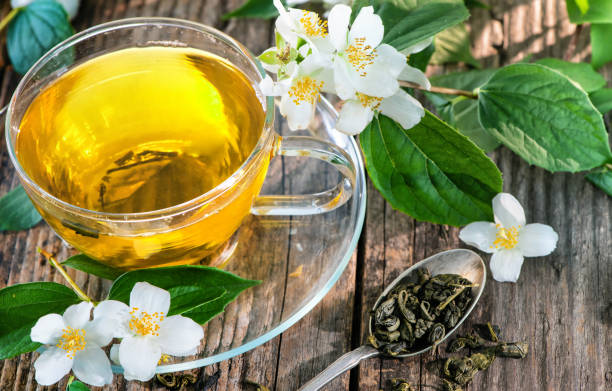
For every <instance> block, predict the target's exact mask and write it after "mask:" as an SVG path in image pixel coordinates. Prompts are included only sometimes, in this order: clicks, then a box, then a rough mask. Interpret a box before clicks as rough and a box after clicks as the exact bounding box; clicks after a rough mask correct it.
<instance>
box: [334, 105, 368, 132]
mask: <svg viewBox="0 0 612 391" xmlns="http://www.w3.org/2000/svg"><path fill="white" fill-rule="evenodd" d="M373 117H374V112H373V111H372V110H371V109H370V108H369V107H364V106H363V105H362V104H361V102H359V101H356V100H352V99H351V100H347V101H346V102H344V104H343V105H342V109H340V113H339V115H338V121H337V122H336V129H337V130H339V131H341V132H342V133H346V134H350V135H354V134H358V133H361V132H362V131H363V130H364V129H365V127H366V126H368V124H369V123H370V121H372V118H373Z"/></svg>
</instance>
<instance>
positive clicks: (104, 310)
mask: <svg viewBox="0 0 612 391" xmlns="http://www.w3.org/2000/svg"><path fill="white" fill-rule="evenodd" d="M93 313H94V321H96V320H97V319H111V320H112V322H113V324H112V326H113V327H112V328H111V331H112V333H113V336H114V337H117V338H123V337H125V336H126V335H128V334H130V333H129V327H128V323H129V321H130V319H131V315H130V307H128V306H127V305H126V304H125V303H122V302H120V301H117V300H104V301H102V302H100V303H99V304H98V305H97V306H96V307H95V308H94V311H93ZM100 346H104V345H100Z"/></svg>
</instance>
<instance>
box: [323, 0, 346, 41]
mask: <svg viewBox="0 0 612 391" xmlns="http://www.w3.org/2000/svg"><path fill="white" fill-rule="evenodd" d="M350 19H351V7H349V6H347V5H344V4H338V5H335V6H334V8H332V9H331V11H329V15H328V17H327V27H328V31H329V40H330V42H331V44H332V45H333V46H334V48H335V49H336V50H339V51H342V50H344V49H345V48H346V46H347V40H348V25H349V21H350Z"/></svg>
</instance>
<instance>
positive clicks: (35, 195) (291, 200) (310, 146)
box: [6, 18, 356, 269]
mask: <svg viewBox="0 0 612 391" xmlns="http://www.w3.org/2000/svg"><path fill="white" fill-rule="evenodd" d="M143 47H187V48H193V49H197V50H202V51H205V52H208V53H211V54H212V55H216V56H218V57H220V58H222V59H224V60H226V61H228V62H229V63H231V64H232V65H233V66H234V67H236V68H238V69H239V70H240V71H241V72H242V73H243V74H244V75H245V76H246V78H247V79H248V80H249V81H250V82H251V84H252V86H253V88H254V89H255V90H256V92H257V97H258V99H259V101H260V103H261V106H262V108H263V113H264V115H265V120H264V121H263V124H262V129H261V134H260V136H259V138H258V140H256V145H255V147H254V148H253V149H252V151H251V152H250V155H248V157H246V159H245V160H244V161H242V162H241V165H240V166H239V167H238V168H237V169H236V170H235V171H233V173H232V174H231V175H229V176H228V177H227V178H225V179H224V180H223V181H222V182H220V183H218V184H217V185H216V186H215V187H214V188H212V189H210V190H208V191H206V192H205V193H204V194H200V195H198V196H196V197H194V198H192V199H189V200H187V201H185V202H181V203H178V204H176V205H171V206H168V207H164V208H162V209H158V210H150V211H138V212H121V213H117V212H108V211H98V210H93V209H88V208H85V207H82V206H77V205H74V204H71V203H70V202H66V201H65V200H63V199H61V197H59V196H57V194H52V192H50V191H48V190H47V189H45V188H44V186H41V184H40V183H37V181H35V180H34V179H33V178H32V175H30V174H29V172H27V171H28V170H27V169H26V168H25V167H26V166H27V164H24V162H21V161H20V153H19V150H16V145H17V144H18V143H17V138H18V135H19V132H20V125H21V121H22V119H23V117H24V115H25V113H26V112H27V110H28V107H29V106H30V104H31V103H32V102H33V100H34V99H35V98H36V97H37V96H38V95H39V94H40V93H41V92H43V91H45V89H46V88H47V87H48V86H50V85H52V83H53V82H54V81H56V80H57V79H58V78H59V77H61V76H62V75H64V74H65V73H66V72H68V71H70V70H72V69H74V68H75V67H78V66H79V65H81V64H83V63H85V62H87V61H91V60H93V59H96V58H99V57H100V56H103V55H107V54H109V53H114V52H118V51H120V50H124V49H129V48H143ZM152 61H155V59H154V58H153V59H152ZM262 73H263V71H262V70H261V68H260V67H259V66H258V63H257V61H256V60H255V59H254V58H253V56H252V55H251V54H250V53H249V52H248V50H246V49H245V48H244V47H243V46H242V45H241V44H240V43H238V42H236V41H235V40H234V39H232V38H231V37H229V36H227V35H225V34H223V33H221V32H219V31H217V30H215V29H213V28H210V27H207V26H204V25H201V24H198V23H194V22H188V21H183V20H176V19H169V18H134V19H126V20H119V21H115V22H111V23H107V24H103V25H99V26H96V27H93V28H90V29H88V30H86V31H83V32H81V33H79V34H77V35H75V36H73V37H71V38H69V39H68V40H66V41H64V42H63V43H61V44H59V45H58V46H56V47H55V48H54V49H52V50H51V51H50V52H48V53H47V54H46V55H45V56H43V58H41V59H40V60H39V61H38V62H37V63H36V64H35V65H34V66H33V67H32V69H31V70H30V71H29V72H28V73H27V74H26V75H25V76H24V78H23V79H22V81H21V82H20V84H19V86H18V87H17V89H16V91H15V93H14V95H13V97H12V98H11V100H10V103H9V107H8V110H7V117H6V129H8V132H6V135H7V144H8V147H9V155H10V157H11V160H12V161H13V164H14V166H15V168H16V170H17V172H18V175H19V178H20V180H21V182H22V184H23V186H24V188H25V190H26V191H27V193H28V195H29V196H30V198H31V199H32V201H33V203H34V205H35V206H36V208H37V209H38V211H39V212H40V213H41V215H42V216H43V218H44V219H45V220H46V221H47V223H48V224H49V225H50V226H51V227H52V228H53V229H54V230H55V232H56V233H57V234H58V235H59V236H60V237H62V238H63V239H64V240H65V241H66V242H68V243H69V244H70V245H72V246H74V247H75V248H77V249H78V250H80V251H82V252H83V253H84V254H86V255H88V256H90V257H92V258H94V259H96V260H99V261H101V262H103V263H105V264H108V265H111V266H113V267H118V268H123V269H132V268H144V267H154V266H165V265H176V264H188V263H194V262H203V263H208V264H210V263H213V262H218V258H219V253H221V252H222V250H223V249H224V248H226V247H228V242H229V241H230V238H232V235H233V234H234V233H235V232H236V231H237V229H238V228H239V227H240V225H241V223H242V221H243V219H244V218H245V217H246V216H247V215H248V214H249V213H254V214H263V215H308V214H317V213H323V212H327V211H330V210H333V209H335V208H337V207H339V206H341V205H342V204H344V203H345V202H346V201H347V200H348V199H349V198H350V197H351V195H352V191H353V188H354V183H355V172H356V169H355V166H354V163H353V161H352V160H351V158H350V157H349V156H348V155H347V154H346V153H344V151H343V150H342V149H341V148H339V147H337V146H335V145H333V144H330V143H327V142H325V141H322V140H319V139H316V138H314V137H304V136H291V137H285V138H282V139H281V137H280V136H278V135H277V134H276V132H275V131H274V129H273V122H274V102H273V100H272V99H271V98H265V97H263V96H262V95H261V93H259V90H258V88H257V85H258V82H259V81H260V80H261V79H262ZM60 98H61V97H60ZM57 136H61V135H57ZM47 141H48V140H37V141H36V142H41V143H44V142H47ZM275 155H285V156H308V157H314V158H317V159H321V160H323V161H326V162H328V163H330V164H332V165H334V166H335V167H336V168H337V169H338V170H339V171H340V173H341V174H342V177H343V178H342V180H341V181H340V182H339V183H338V185H337V186H335V187H334V188H332V189H329V190H327V191H323V192H320V193H316V194H305V195H295V196H287V195H280V196H269V195H267V196H259V195H258V194H259V192H260V189H261V187H262V185H263V182H264V179H265V176H266V172H267V169H268V165H269V163H270V159H271V158H272V157H274V156H275ZM25 163H28V164H29V163H31V162H25ZM52 174H53V173H52ZM186 174H189V173H188V172H186ZM58 175H59V174H58ZM150 196H151V197H157V196H160V195H159V194H151V195H150ZM226 253H227V252H226Z"/></svg>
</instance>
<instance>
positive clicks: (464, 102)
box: [425, 69, 501, 152]
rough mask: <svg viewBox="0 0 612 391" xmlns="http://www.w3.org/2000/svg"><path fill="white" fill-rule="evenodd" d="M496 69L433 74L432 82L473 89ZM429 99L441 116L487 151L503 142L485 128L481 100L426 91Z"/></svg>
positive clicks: (484, 81)
mask: <svg viewBox="0 0 612 391" xmlns="http://www.w3.org/2000/svg"><path fill="white" fill-rule="evenodd" d="M495 71H496V70H495V69H483V70H474V71H468V72H457V73H450V74H448V75H441V76H433V77H431V78H430V79H429V80H430V81H431V83H432V85H435V86H440V87H448V88H456V89H459V90H467V91H473V90H476V89H477V88H478V87H480V86H482V85H483V84H485V83H486V82H487V81H488V80H489V78H490V77H491V76H492V75H493V74H494V73H495ZM425 95H426V96H427V98H428V99H429V100H430V101H431V102H432V103H433V104H434V106H435V107H436V111H437V112H438V114H440V116H441V117H442V118H443V119H444V120H445V121H446V122H448V123H450V124H451V125H453V126H455V127H456V128H457V130H458V131H460V132H461V133H463V134H464V135H465V136H467V137H468V138H469V139H470V140H472V141H473V142H474V143H475V144H476V145H478V146H479V147H480V148H482V149H483V150H484V151H486V152H488V151H492V150H493V149H495V148H497V147H498V146H499V145H500V144H501V143H500V142H499V141H498V140H497V139H496V138H495V137H493V136H492V135H491V134H490V133H489V132H488V131H487V130H486V129H485V128H483V127H482V125H481V124H480V121H479V119H478V102H477V101H476V100H474V99H466V98H463V97H456V96H455V95H444V94H434V93H430V92H427V93H426V94H425Z"/></svg>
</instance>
